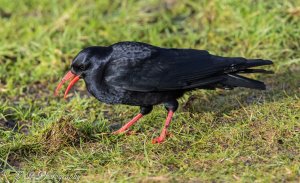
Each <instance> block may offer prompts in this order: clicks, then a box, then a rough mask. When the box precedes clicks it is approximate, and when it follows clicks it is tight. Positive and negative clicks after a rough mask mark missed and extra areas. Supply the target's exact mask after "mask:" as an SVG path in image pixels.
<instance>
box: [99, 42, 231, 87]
mask: <svg viewBox="0 0 300 183" xmlns="http://www.w3.org/2000/svg"><path fill="white" fill-rule="evenodd" d="M112 48H113V52H112V54H111V55H112V57H111V60H110V61H109V63H108V64H107V66H106V69H105V74H104V76H105V78H104V79H105V82H106V83H107V84H108V85H112V86H114V87H121V88H123V89H126V90H130V91H141V92H149V91H167V90H181V89H191V88H197V87H201V86H203V85H208V84H211V83H216V82H218V81H221V80H223V79H224V78H223V77H222V74H223V73H224V69H225V68H226V67H229V66H230V65H231V64H233V63H231V62H230V61H229V62H228V61H226V62H224V61H222V60H221V59H219V60H218V59H214V57H213V56H212V55H210V54H209V53H208V52H207V51H204V50H193V49H165V48H159V47H155V46H151V45H148V44H144V43H138V42H122V43H117V44H115V45H112Z"/></svg>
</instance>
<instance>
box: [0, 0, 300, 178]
mask: <svg viewBox="0 0 300 183" xmlns="http://www.w3.org/2000/svg"><path fill="white" fill-rule="evenodd" d="M0 4H1V7H0V24H1V28H0V35H1V36H0V180H1V181H3V182H14V181H16V182H31V181H37V182H38V181H45V180H47V179H51V180H56V181H59V180H60V179H62V180H63V181H68V182H73V181H76V180H80V181H82V182H109V181H114V182H132V181H134V182H174V181H177V182H186V181H190V182H198V181H199V182H202V181H204V182H232V181H235V182H253V181H256V182H271V181H272V182H298V181H300V178H299V177H300V154H299V152H300V136H299V133H300V99H299V97H300V95H299V92H300V88H299V87H300V86H299V84H300V75H299V72H300V51H299V49H300V41H299V40H300V39H299V38H300V29H299V27H300V1H295V0H287V1H279V0H278V1H277V0H276V1H272V2H271V1H264V2H263V1H250V0H246V1H243V2H241V1H237V0H222V1H218V2H217V1H208V0H205V1H201V2H198V1H193V0H183V1H179V0H164V1H158V0H150V1H133V0H126V1H119V2H118V1H113V2H111V1H109V0H101V1H100V0H99V1H95V2H93V1H85V0H78V1H70V0H67V1H37V0H26V1H18V2H17V1H10V0H0ZM124 40H131V41H142V42H148V43H151V44H153V45H157V46H164V47H185V48H196V49H206V50H209V51H210V52H211V53H213V54H218V55H222V56H244V57H249V58H265V59H270V60H273V61H274V63H275V65H274V66H272V67H269V69H272V70H273V71H275V74H274V75H253V76H252V77H253V78H257V79H261V80H263V81H265V82H266V83H267V85H268V89H267V90H266V91H254V90H248V89H235V90H233V91H223V90H218V91H200V90H198V91H193V92H190V93H187V94H186V95H184V97H183V98H182V99H180V108H179V110H178V112H177V113H176V114H175V117H174V121H173V123H172V124H171V128H170V132H171V133H172V136H171V138H169V139H168V141H167V142H165V143H163V144H161V145H153V144H151V139H152V138H153V137H155V136H157V135H158V134H159V131H160V129H161V127H162V124H163V121H164V118H165V116H166V111H165V109H164V108H163V107H162V106H157V107H155V108H154V111H153V112H152V113H151V114H149V115H148V116H147V117H145V118H144V119H142V120H141V121H140V122H139V123H138V124H136V125H135V126H134V127H133V130H135V131H137V133H136V134H135V135H131V136H126V135H123V136H114V135H111V134H110V132H111V131H112V129H114V128H116V127H117V126H120V124H122V123H124V122H126V121H127V120H129V119H130V118H131V117H133V116H134V115H135V114H136V113H137V112H138V108H137V107H130V106H122V105H116V106H109V105H106V104H103V103H100V102H98V101H97V100H95V99H94V98H92V97H89V95H88V94H87V92H86V91H85V86H84V83H83V82H80V83H78V84H77V86H76V92H74V91H73V93H75V94H74V95H73V96H72V97H70V99H69V100H68V101H65V100H63V99H62V98H57V97H54V96H53V91H54V89H55V87H56V85H57V83H58V81H59V80H60V78H61V77H62V76H63V74H64V73H65V72H66V71H67V70H68V68H69V65H70V62H71V60H72V58H73V57H74V56H75V55H76V54H77V53H78V52H79V51H80V50H81V49H82V48H84V47H86V46H89V45H110V44H112V43H115V42H118V41H124Z"/></svg>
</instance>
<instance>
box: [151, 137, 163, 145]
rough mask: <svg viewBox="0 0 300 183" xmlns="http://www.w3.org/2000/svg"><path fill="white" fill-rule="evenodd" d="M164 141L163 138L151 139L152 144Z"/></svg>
mask: <svg viewBox="0 0 300 183" xmlns="http://www.w3.org/2000/svg"><path fill="white" fill-rule="evenodd" d="M164 141H165V138H162V137H157V138H154V139H152V144H161V143H163V142H164Z"/></svg>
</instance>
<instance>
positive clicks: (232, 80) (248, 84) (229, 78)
mask: <svg viewBox="0 0 300 183" xmlns="http://www.w3.org/2000/svg"><path fill="white" fill-rule="evenodd" d="M222 84H223V85H224V86H229V87H245V88H252V89H258V90H265V89H266V85H265V84H264V83H263V82H261V81H257V80H254V79H250V78H246V77H243V76H240V75H237V74H227V75H225V76H224V81H223V82H222Z"/></svg>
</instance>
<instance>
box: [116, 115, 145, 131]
mask: <svg viewBox="0 0 300 183" xmlns="http://www.w3.org/2000/svg"><path fill="white" fill-rule="evenodd" d="M142 117H143V115H142V114H141V113H140V114H138V115H136V116H135V117H134V118H133V119H132V120H130V121H129V122H128V123H126V124H125V125H124V126H122V127H121V128H120V129H119V130H117V131H115V132H113V134H120V133H123V132H125V131H126V130H127V129H128V128H129V127H131V126H132V125H133V124H134V123H135V122H137V121H138V120H139V119H140V118H142Z"/></svg>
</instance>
